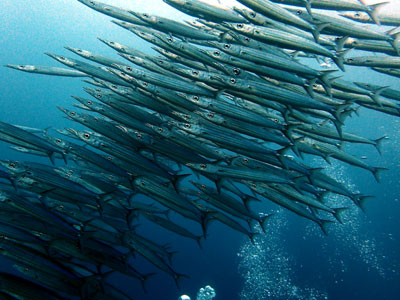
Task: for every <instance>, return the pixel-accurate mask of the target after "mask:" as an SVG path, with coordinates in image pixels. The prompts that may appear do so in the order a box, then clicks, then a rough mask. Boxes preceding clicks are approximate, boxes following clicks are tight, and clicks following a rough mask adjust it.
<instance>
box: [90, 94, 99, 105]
mask: <svg viewBox="0 0 400 300" xmlns="http://www.w3.org/2000/svg"><path fill="white" fill-rule="evenodd" d="M96 96H97V98H101V97H102V95H101V94H97V95H96ZM88 104H91V103H89V102H88Z"/></svg>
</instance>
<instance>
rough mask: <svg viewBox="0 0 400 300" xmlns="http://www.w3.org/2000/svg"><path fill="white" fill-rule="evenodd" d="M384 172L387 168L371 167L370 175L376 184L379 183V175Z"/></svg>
mask: <svg viewBox="0 0 400 300" xmlns="http://www.w3.org/2000/svg"><path fill="white" fill-rule="evenodd" d="M384 170H387V168H381V167H373V168H372V174H373V175H374V177H375V180H376V182H378V183H380V178H379V176H380V173H381V172H382V171H384Z"/></svg>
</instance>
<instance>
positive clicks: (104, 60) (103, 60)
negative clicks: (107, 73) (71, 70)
mask: <svg viewBox="0 0 400 300" xmlns="http://www.w3.org/2000/svg"><path fill="white" fill-rule="evenodd" d="M65 49H67V50H69V51H71V52H73V53H75V54H77V55H79V56H81V57H83V58H86V59H89V60H91V61H94V62H96V63H99V64H102V65H104V66H107V67H111V66H112V65H113V64H120V65H124V63H123V62H121V61H119V60H116V59H112V58H109V57H107V56H104V55H101V54H97V53H93V52H90V51H87V50H83V49H78V48H72V47H68V46H67V47H65Z"/></svg>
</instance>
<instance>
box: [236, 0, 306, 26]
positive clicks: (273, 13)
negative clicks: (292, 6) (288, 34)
mask: <svg viewBox="0 0 400 300" xmlns="http://www.w3.org/2000/svg"><path fill="white" fill-rule="evenodd" d="M239 2H240V3H242V4H243V5H245V6H247V7H249V8H251V9H253V10H255V11H256V12H259V13H260V14H263V15H265V16H268V17H270V18H272V19H275V20H278V21H280V22H283V23H287V24H290V25H294V26H297V27H300V28H305V29H308V30H312V29H313V27H312V25H311V24H310V23H308V22H306V21H304V20H302V19H301V18H299V17H298V16H296V15H295V14H292V13H290V12H289V11H288V10H286V9H285V8H283V7H281V6H279V5H277V4H275V3H273V2H271V1H269V0H257V1H255V0H239Z"/></svg>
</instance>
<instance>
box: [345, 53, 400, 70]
mask: <svg viewBox="0 0 400 300" xmlns="http://www.w3.org/2000/svg"><path fill="white" fill-rule="evenodd" d="M344 63H345V64H346V65H352V66H363V67H377V68H393V69H399V68H400V57H393V56H357V57H347V58H345V59H344Z"/></svg>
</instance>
